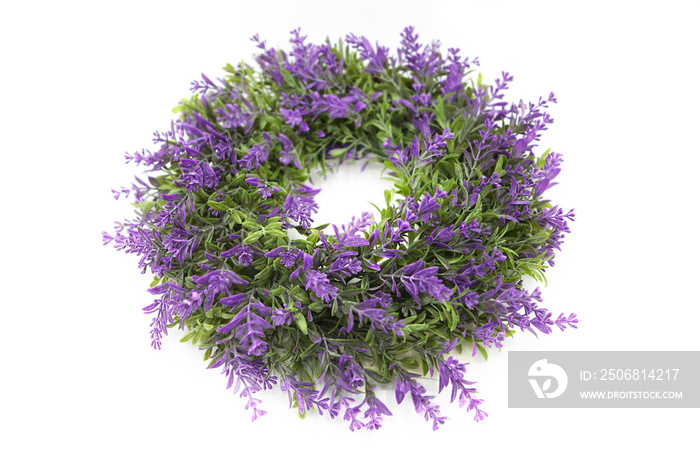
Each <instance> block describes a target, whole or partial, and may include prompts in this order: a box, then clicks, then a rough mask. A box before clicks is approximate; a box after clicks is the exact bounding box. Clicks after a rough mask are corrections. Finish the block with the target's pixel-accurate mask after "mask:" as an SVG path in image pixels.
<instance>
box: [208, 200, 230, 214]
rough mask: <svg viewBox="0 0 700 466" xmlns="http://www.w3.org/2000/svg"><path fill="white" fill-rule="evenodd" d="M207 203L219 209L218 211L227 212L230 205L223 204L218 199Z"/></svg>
mask: <svg viewBox="0 0 700 466" xmlns="http://www.w3.org/2000/svg"><path fill="white" fill-rule="evenodd" d="M207 204H208V205H209V207H211V208H212V209H214V210H216V211H218V212H226V211H227V210H228V206H227V205H226V204H223V203H221V202H217V201H207Z"/></svg>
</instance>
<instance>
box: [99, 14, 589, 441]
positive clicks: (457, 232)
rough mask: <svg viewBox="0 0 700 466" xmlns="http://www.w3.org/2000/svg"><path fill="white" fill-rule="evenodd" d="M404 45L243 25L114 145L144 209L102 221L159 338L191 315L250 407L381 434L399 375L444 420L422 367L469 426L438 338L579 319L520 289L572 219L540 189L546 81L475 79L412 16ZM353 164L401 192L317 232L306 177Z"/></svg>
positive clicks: (487, 342)
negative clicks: (239, 36)
mask: <svg viewBox="0 0 700 466" xmlns="http://www.w3.org/2000/svg"><path fill="white" fill-rule="evenodd" d="M401 39H402V40H401V45H400V48H399V49H398V52H397V56H396V57H394V56H391V54H390V52H389V49H388V48H386V47H383V46H380V45H375V46H373V45H372V44H371V43H370V41H369V40H368V39H366V38H365V37H357V36H355V35H353V34H350V35H348V36H347V37H346V39H345V44H343V42H342V41H339V42H338V43H337V44H331V43H330V42H328V41H327V42H326V43H324V44H321V45H314V44H310V43H307V42H306V37H304V36H301V35H300V32H299V30H295V31H293V32H292V38H291V44H292V48H291V51H289V52H286V51H284V50H275V49H273V48H268V47H267V46H266V44H265V42H264V41H261V40H260V39H259V38H258V37H257V36H255V37H253V40H254V41H255V43H256V44H257V47H258V48H259V52H258V53H257V54H256V55H255V60H256V62H257V64H258V65H259V67H258V68H254V67H252V66H249V65H247V64H245V63H241V64H240V65H238V66H232V65H230V64H229V65H227V66H226V67H225V68H224V71H225V72H226V75H225V76H224V77H223V78H221V79H218V80H211V79H209V78H207V77H206V76H204V75H202V80H201V81H196V82H194V83H193V86H192V91H193V95H192V96H191V98H189V99H187V100H184V101H182V102H181V103H180V105H179V106H178V107H177V108H176V109H175V111H176V112H177V113H179V114H180V116H179V118H178V119H177V120H176V121H174V122H173V124H172V126H171V129H170V130H169V131H166V132H163V133H161V132H157V133H155V143H156V145H157V150H154V151H147V150H144V151H140V152H135V153H133V154H127V161H128V162H133V163H135V164H138V165H144V166H146V167H147V176H146V177H141V178H144V179H141V178H137V182H136V183H135V184H133V185H132V186H131V187H130V188H122V189H121V190H117V191H114V192H115V197H117V198H119V196H120V195H126V196H131V197H132V198H133V203H134V205H135V206H136V207H137V210H136V213H137V218H136V219H135V220H132V221H125V222H119V223H117V226H116V229H115V230H116V231H115V233H114V234H107V233H103V236H104V240H105V244H109V243H111V244H114V247H116V248H117V249H118V250H123V251H125V252H127V253H133V254H137V255H138V256H139V267H140V268H141V270H142V272H143V273H145V272H147V271H150V272H151V273H153V275H154V276H155V278H154V281H153V283H152V286H151V288H150V289H149V291H150V293H152V294H153V295H155V296H156V298H155V301H154V302H153V303H152V304H151V305H149V306H148V307H146V308H145V311H146V312H147V313H150V314H152V315H153V320H152V323H151V337H152V345H153V347H154V348H156V349H159V348H160V347H161V342H162V337H163V335H166V334H167V331H168V328H172V327H175V326H177V327H180V328H182V329H184V330H185V331H186V332H187V333H186V334H185V336H184V337H183V338H182V340H183V341H191V342H192V344H198V345H199V347H200V348H201V349H202V350H203V352H204V359H205V361H209V367H211V368H220V369H221V370H222V371H223V373H224V374H225V375H226V376H227V378H228V387H233V391H234V392H238V393H240V394H241V397H244V398H246V399H247V403H246V409H250V410H251V411H252V413H253V419H256V418H257V417H258V416H260V415H261V414H264V411H263V410H262V409H261V408H260V402H261V401H260V399H259V398H257V396H258V395H257V393H258V392H260V391H261V390H264V389H269V388H271V387H273V386H275V385H277V384H278V385H279V387H280V388H281V389H282V390H285V391H287V392H288V393H289V396H290V403H291V405H292V406H294V407H296V408H297V409H298V411H299V413H300V414H301V415H302V416H303V415H304V414H305V413H306V412H307V411H310V410H315V411H317V412H319V413H328V414H329V415H330V416H331V417H336V416H341V415H342V417H343V418H344V419H345V420H347V421H349V423H350V428H351V429H352V430H355V429H359V428H362V427H365V428H368V429H376V428H379V427H380V426H381V423H382V417H383V416H387V415H390V414H391V413H390V411H389V409H388V408H387V406H386V405H385V404H384V403H383V402H382V401H381V400H380V399H379V398H378V396H377V389H376V387H377V384H384V383H393V384H394V386H395V394H396V400H397V402H399V403H401V402H402V401H403V399H404V398H405V396H406V395H410V397H411V400H412V401H413V403H414V405H415V409H416V411H417V412H418V413H421V414H422V415H424V416H425V418H426V420H430V421H432V425H433V428H434V429H437V428H438V427H439V426H440V425H441V424H442V423H443V422H444V421H445V417H444V416H442V415H441V414H440V411H439V406H438V405H437V404H436V403H435V400H434V396H433V395H428V394H427V393H426V389H425V388H424V387H423V386H422V384H421V382H420V376H421V375H423V376H425V375H428V374H430V375H431V376H432V375H434V374H435V373H437V375H438V377H439V390H440V391H442V390H443V389H444V388H446V387H448V386H449V387H451V391H452V394H451V400H452V401H455V400H458V401H459V402H460V403H461V404H463V405H464V406H465V407H466V410H467V411H473V413H474V417H475V419H476V420H481V419H483V418H484V417H485V416H486V413H485V412H484V411H483V410H482V409H481V403H482V400H481V399H478V398H477V397H476V389H475V388H474V387H472V384H473V382H471V381H468V380H467V379H465V374H466V366H465V364H464V363H461V362H459V361H458V360H457V359H456V358H455V357H453V356H452V355H450V354H454V353H455V352H456V351H457V350H461V348H462V346H463V345H467V346H468V347H470V348H471V349H472V356H475V355H476V354H477V353H478V352H481V353H482V354H483V355H484V357H486V356H487V352H486V350H485V347H497V348H498V347H501V346H502V342H503V340H504V339H505V338H506V337H507V336H511V335H513V333H514V332H515V329H519V330H521V331H531V332H535V333H545V334H546V333H550V332H551V330H552V328H554V327H559V328H561V329H564V328H566V327H575V324H576V323H577V319H576V316H575V315H574V314H571V315H569V316H568V317H567V316H565V315H564V314H561V315H560V316H559V317H558V318H556V319H555V318H553V317H552V314H551V313H550V312H548V311H547V310H546V309H543V308H540V307H538V304H537V303H538V302H539V301H541V297H540V293H539V291H538V290H537V289H536V290H535V291H528V290H526V289H525V287H524V286H523V277H524V276H531V277H534V278H536V279H539V280H542V279H543V278H544V271H545V269H546V268H547V267H548V266H551V265H553V264H554V262H553V257H554V252H555V250H559V247H560V245H561V243H562V240H563V236H564V234H565V233H568V232H569V229H568V226H567V221H569V220H572V219H573V216H574V214H573V211H569V212H564V211H563V210H562V209H561V208H559V207H556V206H553V205H552V204H551V203H550V202H549V201H548V200H546V199H544V198H543V197H542V196H543V194H544V192H545V190H547V189H548V188H549V187H551V186H552V185H553V184H555V183H553V181H552V180H553V179H554V178H555V177H556V175H557V174H558V173H559V170H560V168H559V167H560V164H561V161H562V157H561V155H560V154H558V153H554V152H550V151H547V152H545V153H544V154H542V155H541V156H539V157H538V156H536V155H535V153H534V148H535V147H536V143H537V141H538V139H539V137H540V134H541V132H542V131H544V130H545V129H546V127H547V125H548V124H549V123H551V122H552V119H551V117H550V116H549V114H548V113H547V112H546V109H547V107H548V105H549V104H550V103H553V102H556V100H555V98H554V95H553V94H550V95H549V96H548V97H547V98H544V99H540V100H539V101H538V102H537V103H530V104H525V103H523V102H520V103H517V104H508V103H506V101H505V100H504V98H503V95H504V91H505V90H506V89H507V86H508V83H509V82H510V81H511V79H512V78H511V76H510V75H509V74H507V73H503V75H502V76H501V77H500V78H499V79H496V81H495V85H484V84H483V83H482V80H481V75H478V78H476V79H474V78H475V76H474V75H473V71H474V70H473V67H474V66H476V65H478V61H477V60H469V59H466V58H462V57H461V56H460V51H459V49H449V50H448V54H447V55H446V57H445V56H443V55H442V53H441V51H440V46H439V44H438V43H437V42H433V43H430V44H427V45H423V44H421V43H419V41H418V36H417V35H416V34H415V33H414V30H413V28H411V27H407V28H405V29H404V31H403V32H402V35H401ZM348 159H356V160H357V159H362V160H371V161H378V162H380V163H382V164H384V165H385V166H386V170H387V171H386V173H387V176H389V177H390V178H391V179H392V181H393V182H394V187H395V188H394V189H393V190H388V191H386V193H385V194H386V199H385V201H386V206H385V207H384V208H383V209H378V210H379V211H380V218H378V219H375V218H374V216H373V215H372V214H371V213H368V212H364V213H362V214H361V215H359V216H358V217H353V218H352V219H351V220H350V221H349V222H348V223H347V224H346V225H343V226H342V227H340V228H339V227H337V226H333V227H332V233H326V232H324V228H326V226H325V225H314V222H313V219H312V217H313V215H314V214H315V213H316V212H317V208H318V207H317V205H316V203H315V201H314V196H315V195H316V194H317V192H318V190H315V189H313V188H312V187H311V186H309V185H308V184H307V183H308V180H309V177H310V174H311V171H312V170H314V169H320V170H321V171H325V170H326V169H327V168H329V167H331V166H333V164H335V163H337V162H339V161H345V160H348ZM292 230H295V231H296V233H297V234H296V235H294V236H296V237H297V239H292V236H290V235H289V232H290V231H292ZM325 231H328V230H325Z"/></svg>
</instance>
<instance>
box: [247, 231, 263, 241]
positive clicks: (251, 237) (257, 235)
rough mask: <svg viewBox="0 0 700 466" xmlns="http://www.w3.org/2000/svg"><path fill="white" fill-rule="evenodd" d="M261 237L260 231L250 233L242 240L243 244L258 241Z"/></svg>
mask: <svg viewBox="0 0 700 466" xmlns="http://www.w3.org/2000/svg"><path fill="white" fill-rule="evenodd" d="M262 235H263V232H262V231H256V232H255V233H251V234H249V235H248V236H246V238H245V239H244V240H243V243H244V244H251V243H254V242H256V241H257V240H259V239H260V238H261V237H262Z"/></svg>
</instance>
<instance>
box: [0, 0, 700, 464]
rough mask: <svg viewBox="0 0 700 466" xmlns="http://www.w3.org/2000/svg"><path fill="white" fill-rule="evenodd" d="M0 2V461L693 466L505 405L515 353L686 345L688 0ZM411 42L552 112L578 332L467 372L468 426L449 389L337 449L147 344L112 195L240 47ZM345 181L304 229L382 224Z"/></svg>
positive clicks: (679, 417)
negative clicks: (406, 33) (357, 221)
mask: <svg viewBox="0 0 700 466" xmlns="http://www.w3.org/2000/svg"><path fill="white" fill-rule="evenodd" d="M18 5H19V2H12V3H11V4H6V5H4V6H3V8H2V10H3V12H2V19H0V26H1V27H0V37H1V39H2V46H1V49H0V54H1V57H2V59H1V61H0V67H1V69H2V72H1V78H0V79H1V80H2V82H1V84H2V86H1V87H0V89H2V99H1V102H2V107H1V110H0V119H1V121H0V123H1V124H0V128H1V129H0V134H1V135H2V163H1V165H0V167H1V168H0V170H1V173H2V181H1V183H0V189H1V190H2V202H3V204H2V215H0V219H1V220H0V222H1V228H0V235H1V236H0V239H1V241H0V244H1V245H2V256H1V257H2V268H1V271H0V274H1V275H0V277H1V280H0V284H1V286H2V288H1V289H2V300H1V301H0V306H1V308H2V321H1V327H0V345H2V347H1V348H0V349H1V351H0V358H1V359H0V361H1V362H2V371H1V372H0V380H1V384H0V407H1V408H0V409H1V412H0V429H2V432H1V433H0V458H1V459H0V461H1V462H2V463H3V464H7V465H23V464H27V465H34V464H72V465H83V464H91V465H93V464H96V465H101V464H137V465H140V464H194V463H195V462H197V463H198V464H240V463H241V462H244V463H245V464H255V463H254V462H258V463H259V462H261V461H266V462H267V461H270V460H271V461H274V462H279V463H281V464H302V463H313V464H323V463H326V462H329V463H332V464H350V463H356V462H359V461H363V462H365V461H367V462H375V461H379V460H381V461H391V462H392V463H404V464H414V463H415V464H421V463H422V464H429V463H430V464H432V463H439V464H448V463H449V464H472V463H473V464H483V463H484V461H485V460H487V461H489V464H507V463H512V464H525V465H529V464H533V465H534V464H537V465H548V464H588V463H590V462H596V463H599V464H616V463H617V462H619V461H622V460H625V463H629V464H642V465H645V464H657V463H661V462H663V463H672V462H674V461H680V463H681V464H689V463H687V462H686V461H689V460H690V456H689V455H691V454H693V453H692V452H694V451H696V444H695V442H696V434H697V425H696V422H697V416H698V411H697V409H676V410H673V409H646V410H645V409H627V410H625V409H591V410H576V409H568V410H567V409H561V410H518V409H509V408H508V407H507V390H506V384H507V352H508V350H659V351H663V350H699V349H700V343H698V339H697V315H698V310H699V309H698V300H697V297H696V295H695V293H696V291H697V282H698V278H699V277H698V269H697V264H698V259H700V257H699V253H698V246H697V225H698V220H697V199H698V195H697V190H696V189H697V188H696V186H697V179H698V169H699V168H700V163H699V162H698V160H699V159H698V155H700V154H698V152H699V149H698V147H699V146H698V142H697V135H698V123H699V119H698V108H699V106H698V105H699V104H700V98H699V95H698V89H699V87H698V85H697V77H698V71H700V69H699V68H700V67H699V66H698V60H697V46H698V44H699V43H700V40H699V39H700V37H699V36H700V34H699V33H698V28H697V24H696V20H697V18H698V9H697V7H696V5H697V4H696V3H695V2H673V1H664V2H653V3H651V2H629V3H623V2H613V1H608V2H576V3H573V2H543V1H528V2H506V1H490V2H488V1H476V2H475V1H468V0H462V1H453V2H447V1H438V0H432V1H429V2H411V1H402V2H379V1H377V0H374V1H370V2H364V1H355V2H331V1H327V2H273V1H265V2H260V3H256V2H252V1H250V2H234V1H228V2H206V1H199V2H162V3H156V2H143V3H141V2H128V1H122V2H115V3H114V4H113V5H112V6H107V5H106V4H103V3H102V2H84V3H78V2H33V3H24V4H22V6H18ZM409 24H411V25H414V26H415V27H416V30H417V32H418V33H419V35H420V37H421V39H423V40H432V39H439V40H440V41H441V42H442V44H443V46H444V47H445V48H446V47H459V48H461V49H462V51H463V53H464V54H466V55H469V56H478V57H480V60H481V63H482V67H481V71H482V72H483V74H484V78H485V81H487V82H493V80H494V79H495V78H497V77H498V76H499V75H500V72H501V71H502V70H505V71H509V72H510V73H511V74H513V75H514V76H515V81H514V83H513V86H512V90H511V92H510V93H509V94H507V95H508V97H509V98H511V99H514V100H519V99H521V98H522V99H525V100H535V99H537V98H538V97H539V96H541V95H547V94H548V93H549V92H550V91H554V92H555V94H556V96H557V97H558V100H559V103H558V104H557V105H556V106H554V107H553V108H552V114H553V116H554V119H555V123H554V125H553V126H552V127H551V128H550V130H549V131H548V132H547V134H546V136H545V137H544V138H543V141H542V146H541V147H542V150H544V149H546V148H548V147H553V148H554V149H555V150H557V151H559V152H562V153H563V154H564V156H565V164H564V166H563V170H562V173H561V175H560V178H559V180H558V181H559V182H560V184H559V186H557V187H555V188H554V189H552V190H551V191H549V193H550V194H551V197H552V199H553V200H555V201H556V203H558V204H560V205H562V206H563V207H566V208H571V207H573V208H575V209H576V222H575V223H574V224H573V225H572V229H573V233H572V234H571V235H569V236H568V237H567V239H566V242H565V244H564V248H563V253H562V254H560V255H559V257H558V258H557V265H556V267H555V268H554V269H552V270H551V271H549V273H548V277H549V285H548V286H547V288H546V289H545V291H544V293H543V295H544V299H545V303H544V304H545V307H547V308H549V309H550V310H551V311H552V312H553V313H554V314H555V315H558V314H559V313H561V312H565V313H567V314H568V313H570V312H575V313H576V314H578V316H579V319H580V325H579V329H578V330H573V331H571V330H567V331H566V332H559V331H557V332H556V333H554V334H552V335H549V336H546V337H541V338H539V339H535V338H534V337H533V336H532V335H529V334H523V335H519V336H518V337H516V338H515V339H511V340H509V341H508V343H507V345H506V347H505V348H504V349H503V350H502V351H501V352H500V353H499V352H498V351H492V352H491V356H490V359H489V361H488V362H487V363H484V362H483V361H482V360H479V359H476V360H474V361H473V362H472V363H471V364H470V365H469V366H468V367H469V376H470V377H471V378H472V379H473V380H476V381H477V382H478V385H477V387H478V388H479V390H480V395H481V397H482V398H484V399H485V400H486V401H485V402H484V405H483V407H484V409H485V410H486V411H487V412H488V413H489V418H488V419H487V420H486V421H485V422H482V423H479V424H477V423H475V422H473V420H472V416H471V415H470V414H467V413H466V412H463V411H462V410H460V409H459V408H458V407H457V406H450V405H449V399H448V396H447V394H446V393H443V394H442V395H440V396H439V397H438V402H439V404H441V406H442V408H443V409H442V411H443V413H446V414H448V415H449V416H450V418H451V419H450V421H449V422H448V423H447V424H446V425H445V426H443V427H442V428H441V429H440V430H439V431H437V432H432V431H431V429H430V424H429V423H427V422H425V421H424V420H423V419H422V418H421V417H420V416H417V415H415V414H413V413H412V408H411V406H409V403H408V402H406V403H404V404H403V405H401V406H398V407H397V406H396V404H395V403H391V404H390V407H391V409H392V410H393V411H394V416H393V417H390V418H388V419H387V420H386V422H385V425H384V428H383V429H382V430H380V431H378V432H359V433H357V432H355V433H351V432H350V431H349V430H348V428H347V423H345V422H344V421H342V420H338V419H336V420H330V419H329V418H328V417H319V416H315V415H312V416H307V418H306V419H305V420H304V421H301V420H299V419H298V417H297V415H296V414H295V413H294V412H293V411H290V410H288V409H287V401H286V395H282V394H280V393H278V392H277V391H275V392H270V393H263V394H262V398H263V401H264V407H265V409H267V411H268V415H267V416H265V417H263V418H261V419H259V420H258V421H256V422H255V423H251V421H250V413H248V412H246V411H245V410H244V409H243V405H244V403H243V400H240V399H238V398H237V397H234V396H232V395H231V393H230V392H228V391H226V390H225V389H224V385H225V380H224V378H223V377H222V376H221V375H220V374H219V373H218V372H216V371H213V370H206V369H205V364H204V363H203V362H202V361H201V356H200V353H199V352H198V350H197V349H196V348H194V347H192V346H190V345H186V344H181V343H179V342H178V341H177V340H178V336H177V335H171V337H170V338H168V339H166V341H165V345H164V349H163V350H162V351H160V352H156V351H153V350H151V349H150V347H149V336H148V324H149V321H150V318H149V317H148V316H145V315H144V314H142V313H141V311H140V309H141V308H142V307H143V306H145V305H147V304H148V303H150V296H149V295H148V294H147V293H146V292H145V289H146V287H147V285H148V282H149V280H148V278H147V277H145V276H142V275H140V274H139V272H138V270H137V268H136V266H135V258H134V257H130V256H126V255H124V254H122V253H117V252H115V251H113V250H112V249H111V248H107V247H103V246H102V244H101V232H102V231H103V230H107V231H110V229H111V226H112V222H113V221H115V220H121V219H123V218H126V217H130V216H131V215H130V206H129V205H128V203H126V202H116V201H114V200H113V199H112V194H111V192H110V189H111V188H118V187H120V186H122V185H129V184H130V182H131V180H132V177H133V175H134V174H136V172H135V171H134V167H132V166H127V165H125V164H124V160H123V154H124V153H125V152H126V151H134V150H137V149H140V148H142V147H149V145H150V140H151V134H152V132H153V131H155V130H163V129H166V128H167V127H168V125H169V122H170V119H171V118H172V114H171V113H170V109H171V108H172V107H174V106H175V105H176V104H177V102H178V100H179V99H180V98H182V97H185V96H187V95H188V94H189V83H190V82H191V81H192V80H194V79H196V78H198V76H199V73H201V72H205V73H207V74H208V75H209V76H210V77H215V76H218V75H219V74H220V69H221V67H222V66H223V65H224V64H225V63H226V62H229V61H230V62H233V63H237V62H239V61H240V60H241V59H245V60H246V61H248V62H249V63H252V60H251V56H252V54H253V53H254V47H253V44H252V43H251V42H250V41H249V38H250V37H251V36H252V35H253V34H255V33H259V34H260V36H261V37H262V38H264V39H267V40H268V44H270V45H279V46H282V47H286V44H287V40H288V37H289V34H288V33H289V31H291V30H292V29H294V28H296V27H298V26H300V27H301V28H302V31H303V32H304V33H305V34H307V35H308V36H309V39H310V40H312V41H315V42H319V41H322V40H323V39H325V37H326V36H329V37H330V38H331V39H332V40H333V41H335V40H336V39H338V38H339V37H344V36H345V35H346V34H347V33H350V32H354V33H355V34H358V35H360V34H362V35H366V36H367V37H368V38H370V40H371V41H372V42H373V43H374V42H375V41H379V42H380V43H382V44H385V45H389V46H390V47H391V48H392V50H393V49H395V48H396V47H397V46H398V44H399V40H400V38H399V35H400V32H401V30H402V28H403V27H404V26H407V25H409ZM349 173H350V172H349V171H348V174H349ZM343 176H345V175H343ZM357 176H358V177H359V176H360V175H357ZM361 178H362V180H363V182H364V181H367V180H369V185H370V187H371V186H372V182H373V179H372V178H371V177H370V178H367V177H361ZM358 179H359V178H357V177H356V178H352V177H349V176H345V184H342V185H341V184H337V183H340V181H338V180H336V182H337V183H336V184H335V185H334V188H336V189H335V191H334V192H335V194H332V195H330V194H328V193H326V195H325V196H326V197H324V198H322V201H323V204H322V211H321V212H320V213H319V220H332V221H335V222H344V221H347V219H348V218H349V216H350V215H353V214H358V213H359V210H362V209H363V208H366V207H367V201H369V200H372V201H375V202H381V199H382V198H381V195H378V196H375V194H372V192H371V190H370V188H367V189H356V186H354V184H355V183H357V182H358V181H357V180H358ZM348 180H349V181H348ZM341 186H344V187H343V188H340V187H341ZM379 193H381V189H379ZM347 200H350V201H352V202H355V203H354V204H352V203H350V204H343V202H345V201H347ZM466 360H469V358H467V359H466ZM428 386H429V387H430V388H431V389H435V388H436V384H432V385H430V384H428ZM385 395H386V397H388V398H391V395H392V393H391V391H387V392H386V393H385ZM683 458H687V459H686V460H684V459H683ZM408 460H412V461H410V462H409V463H407V461H408Z"/></svg>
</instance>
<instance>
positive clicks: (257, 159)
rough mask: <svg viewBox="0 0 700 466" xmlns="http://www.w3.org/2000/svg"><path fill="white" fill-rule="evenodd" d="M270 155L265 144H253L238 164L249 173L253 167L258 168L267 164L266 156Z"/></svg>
mask: <svg viewBox="0 0 700 466" xmlns="http://www.w3.org/2000/svg"><path fill="white" fill-rule="evenodd" d="M269 153H270V148H269V147H268V145H267V144H262V145H260V144H255V145H254V146H253V147H251V148H250V149H248V153H247V154H246V155H244V156H243V158H242V159H241V160H240V161H239V162H238V163H239V165H241V166H245V169H246V170H248V171H250V170H252V169H253V167H255V168H256V169H257V168H259V167H260V164H263V163H265V162H267V156H268V155H269Z"/></svg>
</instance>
